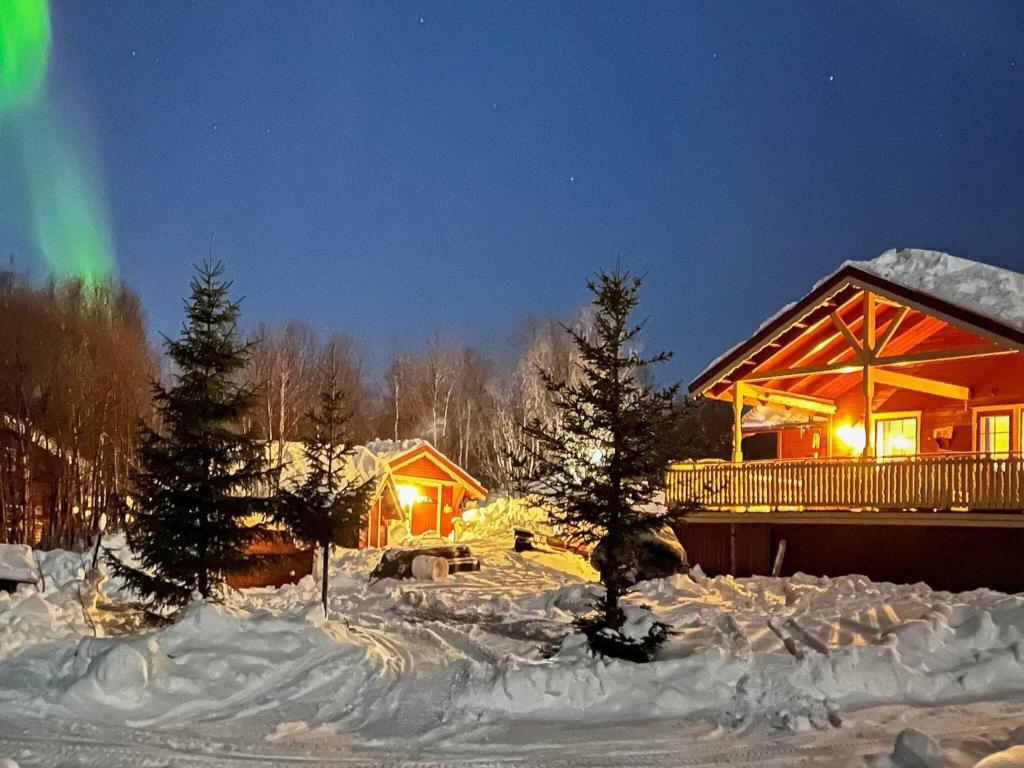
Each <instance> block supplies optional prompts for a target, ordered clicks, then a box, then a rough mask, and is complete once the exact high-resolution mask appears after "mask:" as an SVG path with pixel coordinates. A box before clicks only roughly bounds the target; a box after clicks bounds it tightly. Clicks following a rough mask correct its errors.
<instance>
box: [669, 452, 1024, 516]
mask: <svg viewBox="0 0 1024 768" xmlns="http://www.w3.org/2000/svg"><path fill="white" fill-rule="evenodd" d="M666 488H667V491H666V495H667V501H668V502H669V504H670V505H673V506H677V507H678V506H694V507H697V508H703V509H712V510H728V511H783V512H784V511H801V510H829V509H848V510H947V511H949V510H952V511H970V510H985V511H1022V510H1024V456H1021V455H1019V454H1014V455H1010V456H1008V457H1005V458H992V457H991V456H988V455H979V454H956V455H923V456H912V457H900V458H890V459H849V458H830V459H799V460H771V461H743V462H725V461H715V462H681V463H677V464H673V465H672V467H671V468H670V469H669V472H668V477H667V482H666Z"/></svg>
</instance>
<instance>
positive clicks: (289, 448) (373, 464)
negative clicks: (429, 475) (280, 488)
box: [270, 442, 388, 488]
mask: <svg viewBox="0 0 1024 768" xmlns="http://www.w3.org/2000/svg"><path fill="white" fill-rule="evenodd" d="M276 450H277V445H276V444H273V445H271V446H270V456H271V459H272V460H273V459H275V458H276ZM283 454H284V455H283V459H284V461H283V462H282V468H281V483H282V485H285V486H288V485H290V484H295V483H300V482H302V480H303V478H305V476H306V474H307V473H308V472H309V463H308V462H307V461H306V454H305V452H304V451H303V447H302V443H300V442H287V443H285V444H284V450H283ZM387 470H388V467H387V462H386V461H385V460H383V459H382V458H381V457H379V456H377V455H376V454H375V453H374V452H373V451H370V450H369V449H367V448H366V447H365V446H362V445H360V446H356V447H355V448H354V449H353V452H352V453H351V454H350V455H349V456H347V457H345V465H344V467H343V468H342V470H341V471H342V473H343V474H344V477H345V480H346V481H347V482H350V483H352V484H358V483H363V482H367V481H369V480H373V479H376V480H377V481H378V482H379V483H383V481H384V480H385V479H386V476H387ZM378 488H379V486H378Z"/></svg>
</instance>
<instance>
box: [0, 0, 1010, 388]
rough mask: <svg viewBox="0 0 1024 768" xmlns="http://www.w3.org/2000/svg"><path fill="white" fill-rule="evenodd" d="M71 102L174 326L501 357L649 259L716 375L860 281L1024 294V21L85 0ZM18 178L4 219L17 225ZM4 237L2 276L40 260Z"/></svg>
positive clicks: (153, 309) (160, 321)
mask: <svg viewBox="0 0 1024 768" xmlns="http://www.w3.org/2000/svg"><path fill="white" fill-rule="evenodd" d="M52 12H53V21H54V33H55V38H54V62H53V63H54V67H53V71H52V73H51V75H52V79H51V91H52V92H53V94H54V95H55V98H56V99H57V101H58V103H59V104H61V105H62V108H63V109H64V110H66V112H67V114H69V115H71V116H72V117H73V118H74V119H75V120H76V121H77V123H78V125H79V127H80V130H81V132H82V134H83V136H85V137H86V143H87V145H89V146H91V147H92V148H93V150H94V151H95V152H96V154H97V156H98V162H99V165H100V167H101V168H102V171H103V175H104V180H105V189H106V194H107V196H108V198H109V206H110V210H111V214H112V223H113V229H114V236H115V243H116V257H117V261H118V263H119V265H120V270H121V274H122V277H123V278H124V279H125V280H126V281H127V282H128V284H129V285H131V286H132V287H134V288H135V289H136V290H137V291H139V293H140V294H141V296H142V299H143V302H144V304H145V307H146V310H147V313H148V316H149V320H150V325H151V327H152V328H153V329H154V330H162V331H172V332H173V331H175V330H176V329H177V326H178V324H179V322H180V318H181V303H180V302H181V296H182V294H183V293H184V292H185V290H186V288H187V282H188V278H189V274H190V270H191V264H192V263H193V262H195V261H196V260H199V259H201V258H202V257H203V256H205V254H206V253H207V251H208V248H209V243H210V238H211V235H212V234H214V233H215V235H216V242H215V246H214V251H215V253H216V255H217V256H219V257H221V258H223V259H224V261H225V262H226V264H227V267H228V270H229V273H230V275H231V276H233V277H234V278H235V280H236V284H237V286H238V288H239V291H240V292H241V293H244V294H245V296H246V301H245V304H244V308H243V315H244V318H245V320H246V322H247V323H248V324H255V323H256V321H258V320H266V321H269V322H277V321H283V320H286V319H289V318H298V319H302V320H306V321H308V322H310V323H311V324H312V325H313V326H314V327H316V328H317V329H319V330H320V331H322V332H329V331H333V330H339V331H344V332H347V333H350V334H352V335H354V336H355V337H357V338H358V339H359V340H360V341H361V342H362V343H363V344H364V345H365V348H366V350H367V352H368V358H369V362H370V364H371V369H373V370H375V371H379V369H380V366H381V361H382V360H383V359H384V357H385V356H386V355H387V354H388V352H389V351H390V350H391V349H393V348H394V346H395V345H396V344H397V345H400V346H402V347H405V348H411V347H414V346H417V345H418V344H419V343H420V342H422V341H423V340H424V339H425V338H427V337H428V336H429V335H430V334H431V333H434V332H438V333H440V334H441V335H442V336H447V337H449V338H452V339H455V340H463V341H468V342H472V343H476V344H478V345H480V346H482V347H484V348H485V349H487V350H489V351H492V352H498V351H500V350H501V349H502V348H503V347H504V346H505V344H506V340H507V339H508V338H509V337H510V335H511V334H512V332H513V330H514V329H515V326H516V323H517V320H518V318H519V317H520V316H522V315H523V314H525V313H568V312H570V311H571V310H572V309H573V308H574V307H576V306H577V305H579V304H580V303H581V302H582V301H583V300H584V299H585V293H584V288H583V282H584V279H585V278H586V277H587V275H588V273H591V272H592V271H593V270H595V269H597V268H598V267H601V266H602V265H609V264H613V263H614V262H615V260H616V258H620V259H621V262H622V264H623V265H624V266H626V267H629V268H630V269H633V270H634V271H637V272H641V273H645V274H646V276H647V284H646V287H645V292H644V297H643V298H644V306H643V310H644V314H646V315H648V316H649V318H650V320H649V325H648V328H649V333H648V337H647V338H648V344H649V346H651V347H667V348H670V349H673V350H675V352H676V355H677V359H676V361H675V362H674V363H673V364H672V366H671V370H670V371H669V373H670V374H671V375H672V376H674V377H676V376H677V377H689V376H690V375H692V374H695V373H696V372H698V370H699V369H700V368H702V367H703V365H704V364H705V363H707V362H708V361H709V360H710V359H711V358H713V357H715V356H716V355H718V354H719V353H720V352H721V351H723V350H724V349H725V348H726V347H727V346H729V345H731V344H732V343H734V342H735V341H737V340H739V339H740V338H742V337H744V336H745V335H746V334H747V333H749V332H750V331H752V330H753V329H754V328H756V327H757V325H758V324H759V323H760V322H761V321H762V320H763V319H764V318H765V317H766V316H768V315H770V314H771V313H773V312H774V311H775V310H776V309H778V307H779V306H780V305H781V304H783V303H785V302H787V301H790V300H792V299H794V298H797V297H798V296H799V295H801V294H802V292H803V291H805V289H808V288H809V287H810V286H811V284H813V283H814V282H815V281H816V280H818V279H819V278H820V277H823V276H824V275H825V274H827V273H828V272H830V271H832V270H833V269H835V268H836V267H837V266H838V265H839V264H840V262H842V261H843V260H845V259H849V258H870V257H872V256H875V255H877V254H878V253H880V252H881V251H882V250H884V249H885V248H888V247H892V246H916V247H925V248H936V249H942V250H948V251H951V252H953V253H956V254H958V255H961V256H965V257H967V258H975V259H980V260H985V261H989V262H992V263H995V264H999V265H1002V266H1007V267H1011V268H1015V269H1018V270H1022V271H1024V4H1022V3H1019V2H1010V3H1005V4H995V3H992V4H990V3H947V2H937V1H936V0H927V2H920V3H896V2H890V1H887V2H882V3H860V2H858V3H816V2H804V3H797V4H790V3H774V2H773V3H766V2H753V3H734V2H730V3H722V2H710V3H681V2H673V3H667V4H653V3H626V4H621V5H605V4H596V3H581V4H568V3H565V4H561V3H558V4H556V3H529V4H516V3H485V2H468V3H464V4H460V5H456V4H449V3H443V4H436V5H434V4H426V3H373V4H365V5H360V4H354V3H343V2H325V3H319V4H315V3H298V2H295V3H291V2H287V3H281V2H237V3H227V2H216V3H213V2H201V3H193V4H188V3H184V2H181V3H155V2H136V1H135V0H132V2H114V1H113V0H107V1H105V2H102V3H82V2H78V1H77V0H67V1H64V2H57V3H56V4H55V5H54V7H53V9H52ZM13 183H14V182H13V181H3V180H0V186H5V185H6V186H7V187H8V189H7V190H6V191H5V192H0V199H5V198H6V199H8V200H9V199H11V197H12V195H16V191H14V192H12V189H11V184H13ZM27 226H28V225H27V223H26V222H23V221H19V220H18V216H16V215H13V214H12V213H10V211H9V213H8V215H0V250H17V251H19V252H20V251H21V250H22V249H25V248H27V247H28V246H26V245H25V243H27V242H28V238H27V236H26V234H25V233H26V231H27Z"/></svg>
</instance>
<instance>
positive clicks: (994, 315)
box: [689, 248, 1024, 394]
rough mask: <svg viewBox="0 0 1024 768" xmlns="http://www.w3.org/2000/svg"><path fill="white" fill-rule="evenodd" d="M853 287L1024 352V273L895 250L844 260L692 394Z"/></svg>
mask: <svg viewBox="0 0 1024 768" xmlns="http://www.w3.org/2000/svg"><path fill="white" fill-rule="evenodd" d="M851 286H852V287H856V288H859V289H866V290H870V291H872V292H875V293H878V294H880V295H883V296H888V297H889V298H891V299H894V300H896V301H899V302H901V303H904V304H905V305H908V306H912V307H916V308H919V309H920V310H921V311H923V312H926V313H928V314H932V315H934V316H936V317H938V318H940V319H942V320H945V321H947V322H950V323H952V324H954V325H958V326H961V327H964V328H966V329H967V330H971V331H974V332H976V333H979V334H980V335H983V336H987V337H989V338H994V339H995V340H997V341H999V342H1000V343H1004V344H1008V345H1010V346H1012V347H1015V348H1017V349H1021V350H1024V275H1021V274H1018V273H1016V272H1012V271H1010V270H1007V269H1001V268H999V267H993V266H991V265H988V264H982V263H980V262H976V261H970V260H968V259H962V258H959V257H956V256H951V255H949V254H947V253H942V252H940V251H926V250H920V249H913V248H904V249H900V250H895V249H892V250H888V251H886V252H885V253H883V254H882V255H881V256H879V257H877V258H875V259H872V260H870V261H847V262H845V263H844V264H843V265H842V266H840V268H839V269H837V270H836V271H835V272H833V273H832V274H831V275H829V276H828V277H826V278H825V279H824V280H821V281H820V282H818V283H817V284H816V285H815V286H814V288H813V289H812V290H811V292H810V293H808V294H807V295H806V296H804V298H802V299H801V300H799V301H797V302H794V303H792V304H788V305H787V306H785V307H783V308H782V309H781V310H779V312H777V313H776V314H775V315H773V316H772V317H771V318H769V319H768V320H766V321H765V322H764V323H763V324H762V325H761V327H760V328H759V329H758V330H757V331H756V332H755V333H754V334H753V335H752V336H751V337H750V338H748V339H747V340H745V341H743V342H740V343H739V344H737V345H735V346H734V347H732V348H731V349H730V350H728V351H727V352H726V353H725V354H723V355H721V356H720V357H719V358H717V359H716V360H715V361H713V362H712V363H711V364H710V365H708V367H707V368H706V369H705V370H704V371H703V372H701V374H700V375H698V376H697V377H696V378H695V379H694V380H693V381H692V382H691V383H690V387H689V390H690V393H691V394H701V393H703V392H704V391H705V390H707V389H708V387H710V386H712V385H713V384H715V383H716V382H718V381H719V380H721V379H722V378H723V377H725V376H727V375H728V374H729V373H730V372H732V371H733V370H734V369H735V368H736V367H737V366H738V365H739V364H741V363H743V362H744V361H745V360H747V359H748V358H749V357H750V356H751V355H753V354H755V353H756V352H758V351H760V350H761V349H762V348H764V347H765V346H766V345H768V344H770V343H771V342H772V341H774V340H775V339H776V338H778V337H779V336H781V335H782V334H783V333H784V332H785V331H787V330H788V329H790V328H791V327H792V326H793V324H794V323H795V322H797V321H798V320H800V319H801V318H802V317H804V316H806V315H808V314H809V313H811V312H813V311H814V310H815V309H816V308H819V306H820V305H821V304H822V303H824V302H825V301H826V300H827V299H828V298H829V297H831V296H834V295H836V294H837V293H839V292H840V291H842V290H843V289H845V288H848V287H851Z"/></svg>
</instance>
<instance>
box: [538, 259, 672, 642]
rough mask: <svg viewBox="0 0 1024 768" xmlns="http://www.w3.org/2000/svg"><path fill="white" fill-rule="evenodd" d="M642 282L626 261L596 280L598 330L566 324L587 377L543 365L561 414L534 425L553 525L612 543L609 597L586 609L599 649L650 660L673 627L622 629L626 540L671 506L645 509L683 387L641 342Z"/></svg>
mask: <svg viewBox="0 0 1024 768" xmlns="http://www.w3.org/2000/svg"><path fill="white" fill-rule="evenodd" d="M640 285H641V281H640V279H639V278H636V277H632V276H630V275H629V274H628V273H623V272H621V271H620V270H618V269H616V270H615V271H614V272H612V273H606V272H601V273H599V274H598V275H597V278H596V280H591V281H588V283H587V288H588V290H589V291H590V292H591V293H592V294H593V297H594V298H593V302H592V303H593V307H594V310H595V313H594V323H593V329H592V331H591V332H590V333H589V334H588V333H586V332H585V331H583V330H580V329H573V328H569V327H566V328H565V331H566V332H567V333H568V334H570V335H571V337H572V339H573V342H574V344H575V346H576V348H577V350H578V352H579V363H578V365H579V367H580V372H581V373H582V376H575V377H572V379H570V380H566V379H564V378H559V377H555V376H553V375H552V374H551V373H550V372H548V371H544V370H541V371H540V374H541V377H542V378H543V381H544V385H545V387H546V389H547V391H548V393H549V396H550V398H551V401H552V402H553V404H554V405H555V407H556V409H557V410H558V412H559V414H560V417H561V418H559V419H557V420H555V422H554V423H553V424H552V423H544V422H542V421H540V420H539V419H534V420H532V421H531V422H530V423H529V424H528V425H527V427H526V428H525V432H526V435H527V437H528V438H530V440H528V443H529V444H530V445H532V446H534V447H533V448H532V451H533V457H532V458H533V460H534V466H535V469H534V470H533V471H532V473H531V477H530V480H531V481H532V482H533V484H534V488H535V490H536V493H537V494H538V495H539V496H541V497H542V499H543V500H544V501H545V502H547V503H546V506H547V507H548V510H549V515H550V519H551V523H552V524H553V525H555V526H557V527H558V528H559V529H560V530H561V531H562V532H563V533H565V534H566V535H567V537H568V538H569V539H570V540H574V541H576V542H580V543H583V544H588V545H596V544H598V543H600V542H602V541H603V542H605V546H604V550H605V552H606V556H605V558H604V562H603V564H602V568H601V583H602V585H603V586H604V588H605V595H604V597H603V598H602V599H601V600H600V601H599V604H598V606H597V607H598V609H599V612H598V614H597V615H596V616H585V617H580V618H579V619H578V620H577V626H578V627H579V628H580V629H582V631H584V632H585V633H586V634H587V636H588V638H589V640H590V647H591V649H592V650H594V651H596V652H602V653H606V654H610V655H617V656H622V657H624V658H633V659H636V660H643V659H649V658H651V656H652V655H653V651H654V648H655V647H656V646H657V644H658V643H660V642H661V641H662V640H664V639H665V636H666V634H667V628H666V627H665V625H663V624H660V623H659V624H656V625H655V626H654V627H652V631H651V633H650V634H649V635H648V636H647V637H645V638H644V639H643V641H642V642H641V643H639V644H637V643H633V642H630V641H629V640H627V639H625V638H623V637H622V636H621V635H619V634H618V632H619V630H620V629H621V628H622V626H623V620H624V615H623V612H622V608H621V605H620V598H621V597H622V595H623V594H624V593H625V592H626V590H627V586H626V585H627V581H626V579H624V577H623V573H622V570H623V566H624V564H623V562H622V560H623V555H624V551H623V550H624V549H625V547H624V546H623V544H624V542H625V540H626V539H627V538H628V537H629V536H631V535H635V534H637V533H640V532H643V531H649V530H653V529H656V528H659V527H660V526H662V525H663V524H664V523H665V522H666V516H667V513H663V512H657V511H653V510H652V509H651V508H648V509H646V510H644V509H641V507H644V506H645V505H647V504H649V502H650V501H651V500H652V498H653V496H654V495H655V494H656V493H657V492H658V491H660V490H662V489H663V487H664V479H665V470H666V462H667V459H668V456H667V455H666V440H665V438H664V434H663V432H664V430H665V429H666V426H667V424H668V421H669V419H668V416H669V414H670V411H671V408H672V403H673V399H674V398H675V395H676V393H677V390H678V387H669V388H667V389H658V388H656V387H654V386H653V385H652V384H651V383H650V381H651V377H650V367H651V366H652V365H656V364H658V363H662V362H664V361H666V360H668V359H669V357H670V353H667V352H662V353H660V354H657V355H654V356H653V357H643V356H642V355H641V354H640V353H639V351H638V349H637V345H638V337H639V335H640V332H641V328H642V325H641V324H633V323H631V321H630V317H631V315H632V313H633V311H634V310H635V309H636V307H637V304H638V293H639V289H640Z"/></svg>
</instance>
